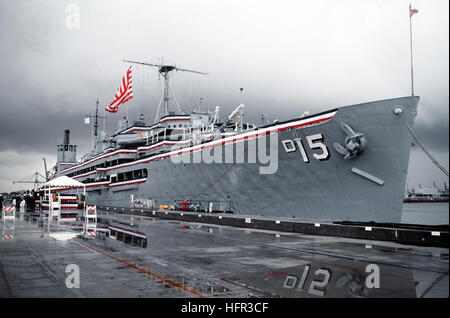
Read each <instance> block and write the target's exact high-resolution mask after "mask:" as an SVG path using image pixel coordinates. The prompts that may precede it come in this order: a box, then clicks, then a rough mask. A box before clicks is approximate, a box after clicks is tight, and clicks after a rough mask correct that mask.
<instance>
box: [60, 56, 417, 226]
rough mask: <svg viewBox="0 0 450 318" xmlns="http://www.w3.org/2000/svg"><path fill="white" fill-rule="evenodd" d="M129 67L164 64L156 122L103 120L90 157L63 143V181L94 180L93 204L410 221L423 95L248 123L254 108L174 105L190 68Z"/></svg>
mask: <svg viewBox="0 0 450 318" xmlns="http://www.w3.org/2000/svg"><path fill="white" fill-rule="evenodd" d="M127 62H130V63H137V64H144V65H149V66H153V67H157V69H158V70H159V73H160V75H162V76H163V77H164V83H165V86H164V92H163V96H162V98H161V102H160V105H159V106H158V111H157V117H156V118H155V121H153V122H152V123H149V121H148V120H146V119H145V117H144V115H143V114H139V116H138V118H137V119H136V120H129V118H127V117H124V118H122V119H120V120H119V125H118V128H117V130H116V131H115V132H114V133H111V135H107V133H106V132H105V131H101V130H99V129H98V118H97V115H96V117H95V135H94V147H93V148H94V149H93V150H92V151H91V152H89V153H87V154H85V155H84V156H82V157H81V158H79V159H76V150H77V146H76V145H74V144H71V143H70V141H69V132H68V131H66V133H65V137H64V142H63V144H61V145H58V146H57V162H56V165H55V166H54V167H53V170H52V173H53V176H55V177H56V176H61V175H64V176H68V177H70V178H73V179H75V180H78V181H80V182H82V183H84V184H85V187H86V198H85V200H86V203H87V204H89V205H97V206H110V207H130V206H140V207H144V208H149V209H158V208H160V207H162V206H163V207H164V206H166V207H168V206H177V205H178V206H179V205H180V202H185V203H186V202H188V203H192V206H196V207H197V208H203V209H204V210H205V211H209V212H232V213H237V214H246V215H247V214H248V215H260V216H278V217H289V218H292V217H294V218H301V219H311V220H338V221H343V220H346V221H364V222H367V221H375V222H390V223H400V220H401V209H402V202H403V194H404V189H405V182H406V176H407V172H408V163H409V156H410V149H411V145H412V137H411V135H410V133H409V132H408V129H407V126H410V127H412V126H413V124H414V119H415V117H416V115H417V106H418V102H419V97H418V96H406V97H399V98H392V99H385V100H378V101H371V102H366V103H361V104H356V105H348V106H338V107H333V108H331V109H329V110H327V111H324V112H320V113H316V114H309V113H308V112H303V114H302V115H299V116H294V118H293V119H291V120H287V121H278V120H277V121H273V122H268V121H267V120H266V122H263V121H262V122H261V124H259V125H257V124H250V123H246V122H245V120H244V118H243V115H244V113H243V109H244V107H246V106H245V105H244V104H239V105H238V106H237V107H236V108H235V109H234V110H233V112H231V113H230V114H229V115H228V116H226V117H224V119H220V116H219V111H220V107H219V106H216V107H215V108H214V107H213V108H212V109H211V110H200V109H193V110H191V111H182V110H181V108H180V107H178V111H173V110H172V109H171V108H172V107H170V104H169V102H170V101H171V100H172V98H170V94H171V90H170V87H169V78H170V75H171V73H172V72H176V71H190V70H186V69H181V68H178V67H176V66H174V65H167V64H148V63H141V62H133V61H127ZM191 72H195V71H191ZM195 73H200V72H195ZM201 74H203V73H201ZM241 90H242V89H241ZM177 106H178V105H177ZM160 110H161V113H160ZM302 111H304V110H302V109H300V107H298V114H300V113H301V112H302ZM96 114H98V102H97V112H96ZM66 190H67V189H66ZM187 205H188V204H185V205H183V206H184V207H186V206H187Z"/></svg>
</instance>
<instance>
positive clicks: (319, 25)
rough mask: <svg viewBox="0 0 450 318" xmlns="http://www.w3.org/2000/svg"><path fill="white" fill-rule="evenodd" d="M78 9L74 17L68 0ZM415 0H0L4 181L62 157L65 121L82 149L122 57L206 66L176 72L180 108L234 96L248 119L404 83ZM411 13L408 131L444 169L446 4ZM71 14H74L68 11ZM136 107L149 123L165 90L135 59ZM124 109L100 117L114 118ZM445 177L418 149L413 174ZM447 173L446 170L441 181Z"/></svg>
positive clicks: (289, 114)
mask: <svg viewBox="0 0 450 318" xmlns="http://www.w3.org/2000/svg"><path fill="white" fill-rule="evenodd" d="M70 4H76V5H77V7H78V8H79V16H80V20H79V28H68V27H67V23H68V22H69V25H72V26H73V25H74V24H73V23H72V24H70V22H73V20H71V19H69V18H70V17H69V15H70V14H71V13H72V14H73V13H74V11H71V10H69V11H70V12H69V13H67V12H66V10H67V9H70V7H68V6H69V5H70ZM408 5H409V1H402V0H396V1H391V0H383V1H381V0H378V1H375V0H373V1H369V0H354V1H350V0H348V1H342V0H340V1H335V0H329V1H325V0H318V1H317V0H315V1H298V0H297V1H294V0H292V1H279V0H277V1H274V0H271V1H262V0H254V1H249V0H239V1H233V0H226V1H218V0H204V1H197V0H189V1H174V0H158V1H149V0H143V1H134V0H132V1H130V0H127V1H125V0H123V1H112V0H108V1H106V0H105V1H100V0H97V1H88V0H86V1H74V0H72V1H65V0H53V1H52V0H46V1H43V0H41V1H33V0H26V1H25V0H0V43H1V45H0V60H1V63H2V64H1V65H2V70H1V72H0V97H1V99H0V111H1V116H0V163H1V164H0V191H2V192H3V191H12V190H16V189H19V188H29V187H31V186H32V185H29V186H27V185H17V184H16V185H13V184H12V180H15V179H22V178H24V177H26V176H29V175H31V174H33V173H34V172H35V171H38V172H40V173H41V174H44V169H43V162H42V159H41V158H42V157H45V158H47V161H48V164H49V166H52V165H54V164H55V162H56V145H57V144H59V143H61V142H62V139H63V131H64V130H65V129H70V130H71V141H72V143H75V144H78V145H79V146H78V149H79V151H78V155H79V156H81V155H82V154H84V153H85V152H86V151H88V150H90V146H91V141H90V136H91V129H90V127H89V126H87V125H83V118H84V117H85V116H86V115H87V114H91V113H92V112H93V111H94V110H95V102H96V99H97V98H99V99H100V105H101V109H102V113H103V108H104V106H105V105H106V104H109V103H110V102H111V101H112V98H113V95H114V93H115V90H116V89H117V87H118V85H119V83H120V80H121V78H122V76H123V75H124V73H125V71H126V69H127V67H128V66H127V64H126V63H123V62H121V59H123V58H127V59H134V60H138V61H146V62H149V63H158V62H160V61H161V58H162V57H164V62H167V63H175V64H176V65H177V66H180V67H184V68H189V69H194V70H199V71H203V72H208V73H209V75H208V76H202V75H195V74H192V73H191V74H189V73H177V75H176V76H175V78H174V80H173V82H172V83H173V90H174V92H175V94H176V97H177V100H178V102H179V103H180V104H181V107H182V108H184V109H192V105H193V104H195V103H197V101H198V97H203V104H202V105H203V106H202V107H203V109H206V108H211V109H213V108H214V106H216V105H220V106H221V115H222V116H224V115H226V114H227V113H228V112H230V111H231V110H232V109H233V108H234V107H236V106H237V105H238V104H239V88H240V87H243V88H244V96H243V99H244V103H245V104H246V111H245V118H246V120H248V121H250V122H254V123H259V121H260V116H261V113H263V112H264V113H266V114H267V116H268V117H269V118H270V119H271V120H274V119H280V120H286V119H290V118H293V117H294V116H299V115H300V114H302V113H303V112H304V111H305V110H308V111H309V112H310V113H313V112H320V111H325V110H327V109H330V108H334V107H338V106H345V105H350V104H355V103H362V102H367V101H372V100H377V99H384V98H394V97H402V96H407V95H409V94H410V73H409V71H410V58H409V15H408ZM412 6H413V7H414V8H417V9H418V10H419V13H418V14H416V15H414V16H413V32H414V39H413V41H414V67H415V68H414V72H415V93H416V95H419V96H421V101H420V104H419V111H418V116H417V118H416V123H415V126H414V130H415V131H416V132H417V135H418V136H419V137H420V138H421V139H422V141H423V142H424V144H425V145H427V146H428V148H429V150H430V152H431V153H432V154H433V155H435V157H436V158H437V159H438V161H440V162H441V163H442V164H443V165H444V166H445V167H446V168H447V169H448V166H449V155H448V154H449V151H448V149H449V139H448V133H449V91H448V86H449V73H448V72H449V65H448V63H449V62H448V61H449V43H448V38H449V34H448V33H449V8H448V6H449V2H448V0H422V1H419V0H416V1H414V2H413V3H412ZM68 19H69V20H68ZM133 73H134V74H133V76H134V79H133V80H134V81H133V86H134V95H135V97H134V98H133V99H132V100H131V101H130V102H128V108H129V114H130V117H135V116H136V115H137V114H138V113H144V114H145V116H146V117H147V118H151V119H152V120H153V118H154V116H155V113H156V108H157V104H158V101H159V98H160V94H161V89H162V80H159V79H158V75H157V72H156V70H154V69H151V68H148V67H144V66H135V67H134V70H133ZM125 112H126V107H121V108H120V110H119V112H118V113H117V114H113V115H108V116H109V118H108V120H107V127H108V128H109V130H110V131H111V130H113V129H116V126H117V119H118V118H120V117H122V116H124V115H125ZM433 180H436V181H437V182H438V185H442V183H443V182H444V181H445V180H448V179H447V178H445V177H444V175H443V173H442V172H440V170H438V169H437V168H436V167H435V166H434V165H433V164H432V163H431V162H430V161H429V160H428V159H427V157H426V156H425V155H424V154H423V152H422V151H421V150H420V149H419V148H418V147H415V148H413V151H412V155H411V161H410V167H409V176H408V185H410V186H411V187H414V186H417V185H418V184H419V183H421V184H422V185H430V184H431V183H432V182H433ZM447 184H448V181H447Z"/></svg>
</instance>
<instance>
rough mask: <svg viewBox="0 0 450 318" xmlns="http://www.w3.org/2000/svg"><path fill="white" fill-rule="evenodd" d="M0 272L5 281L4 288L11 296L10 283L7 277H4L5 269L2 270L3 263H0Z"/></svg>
mask: <svg viewBox="0 0 450 318" xmlns="http://www.w3.org/2000/svg"><path fill="white" fill-rule="evenodd" d="M0 273H1V274H2V277H3V281H4V282H5V286H6V290H7V291H8V295H9V297H11V298H13V297H14V294H13V292H12V289H11V285H10V284H9V281H8V278H6V274H5V271H4V270H3V265H2V264H1V263H0Z"/></svg>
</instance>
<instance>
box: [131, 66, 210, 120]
mask: <svg viewBox="0 0 450 318" xmlns="http://www.w3.org/2000/svg"><path fill="white" fill-rule="evenodd" d="M122 61H123V62H127V63H132V64H140V65H146V66H152V67H156V68H158V71H159V73H160V74H162V76H163V77H164V92H163V96H162V98H161V100H162V102H163V107H164V113H163V115H162V116H161V117H163V116H165V115H169V101H170V97H169V94H172V96H173V93H172V91H171V89H170V86H169V80H170V74H171V72H172V71H181V72H190V73H196V74H201V75H208V73H203V72H199V71H193V70H188V69H183V68H179V67H176V66H175V65H168V64H164V63H162V64H151V63H145V62H137V61H129V60H122ZM175 102H176V100H175ZM158 112H159V108H158ZM157 119H158V113H157V114H156V118H155V123H156V121H157Z"/></svg>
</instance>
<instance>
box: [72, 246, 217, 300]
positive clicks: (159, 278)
mask: <svg viewBox="0 0 450 318" xmlns="http://www.w3.org/2000/svg"><path fill="white" fill-rule="evenodd" d="M72 242H74V243H75V244H77V245H79V246H82V247H84V248H86V249H88V250H90V251H91V252H94V253H96V254H99V255H103V256H106V257H109V258H111V259H113V260H114V261H116V262H118V263H121V264H124V265H126V266H127V267H129V268H132V269H134V270H136V271H138V272H140V273H143V274H144V275H146V276H147V277H150V278H151V279H153V280H156V281H157V282H158V283H162V284H164V285H166V286H168V287H172V288H175V289H176V290H178V291H181V292H183V293H185V294H187V295H188V296H195V297H200V298H211V296H209V295H206V294H202V293H201V292H199V291H197V290H195V289H194V288H191V287H187V286H186V285H184V284H182V283H179V282H176V281H174V280H172V279H170V278H167V277H165V276H164V275H161V274H158V273H155V272H152V271H151V270H149V269H147V268H145V267H143V266H139V265H135V264H133V263H131V262H129V261H128V260H126V259H120V258H117V257H115V256H112V255H110V254H108V253H106V252H103V251H101V250H98V249H96V248H94V247H92V246H89V245H86V244H83V243H81V242H78V241H76V240H72Z"/></svg>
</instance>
